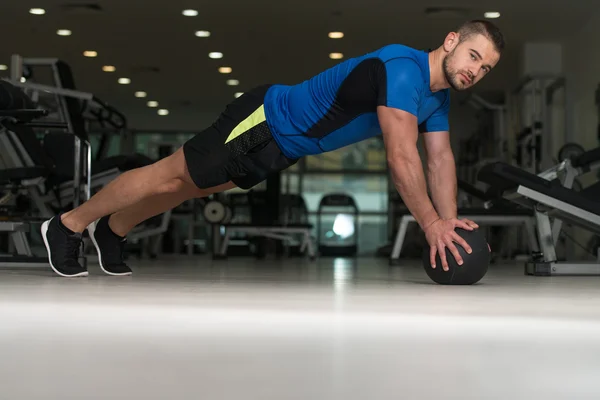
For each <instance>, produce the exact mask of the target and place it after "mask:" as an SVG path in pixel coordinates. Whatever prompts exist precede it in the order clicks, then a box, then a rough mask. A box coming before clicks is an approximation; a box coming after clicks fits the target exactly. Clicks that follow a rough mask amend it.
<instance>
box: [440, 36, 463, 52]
mask: <svg viewBox="0 0 600 400" xmlns="http://www.w3.org/2000/svg"><path fill="white" fill-rule="evenodd" d="M459 40H460V34H459V33H457V32H450V33H449V34H448V35H446V39H444V50H445V51H446V52H448V53H450V52H451V51H452V50H454V49H455V48H456V46H458V42H459Z"/></svg>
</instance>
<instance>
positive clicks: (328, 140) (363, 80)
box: [264, 44, 450, 158]
mask: <svg viewBox="0 0 600 400" xmlns="http://www.w3.org/2000/svg"><path fill="white" fill-rule="evenodd" d="M429 85H430V78H429V55H428V53H427V52H425V51H422V50H416V49H413V48H410V47H407V46H403V45H399V44H392V45H388V46H385V47H383V48H381V49H379V50H376V51H374V52H371V53H368V54H365V55H363V56H360V57H355V58H351V59H348V60H346V61H344V62H342V63H340V64H338V65H336V66H334V67H332V68H329V69H327V70H325V71H323V72H322V73H320V74H318V75H316V76H314V77H312V78H310V79H308V80H306V81H304V82H302V83H300V84H297V85H293V86H287V85H274V86H272V87H270V88H269V90H268V91H267V94H266V96H265V102H264V106H265V107H264V108H265V117H266V119H267V123H268V125H269V128H270V129H271V131H272V132H273V136H274V138H275V140H276V141H277V143H278V144H279V147H280V148H281V150H282V152H283V153H284V154H285V155H286V156H287V157H290V158H300V157H303V156H306V155H310V154H319V153H323V152H327V151H331V150H335V149H339V148H340V147H344V146H347V145H350V144H352V143H356V142H359V141H362V140H365V139H368V138H370V137H373V136H377V135H380V134H381V128H380V126H379V120H378V118H377V106H380V105H383V106H387V107H393V108H398V109H401V110H404V111H406V112H409V113H411V114H413V115H415V116H417V118H418V123H419V131H420V132H432V131H448V130H449V126H448V110H449V106H450V92H449V90H448V89H445V90H440V91H438V92H435V93H432V92H431V89H430V87H429Z"/></svg>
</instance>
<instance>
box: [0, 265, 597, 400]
mask: <svg viewBox="0 0 600 400" xmlns="http://www.w3.org/2000/svg"><path fill="white" fill-rule="evenodd" d="M131 265H132V267H133V268H134V271H135V274H134V275H133V276H131V277H121V278H118V277H110V276H105V275H102V274H101V273H100V270H99V268H98V267H97V266H96V265H90V276H89V277H87V278H77V279H64V278H59V277H57V276H55V275H54V274H53V273H51V272H50V271H47V270H34V269H27V270H17V269H12V270H0V354H1V358H0V398H2V399H28V400H33V399H44V400H49V399H109V398H110V399H194V400H198V399H211V400H212V399H236V400H238V399H242V398H243V399H256V400H266V399H277V400H282V399H298V400H300V399H301V400H308V399H360V400H365V399H400V398H401V399H436V400H437V399H478V400H480V399H511V400H514V399H527V400H531V399H598V398H600V385H598V384H597V379H598V376H600V361H599V360H600V278H594V277H587V278H586V277H554V278H536V277H528V276H524V275H523V273H522V267H521V266H520V265H517V264H513V265H492V266H491V269H490V271H489V273H488V275H487V276H486V277H485V278H484V279H483V280H482V281H481V283H480V284H478V285H475V286H469V287H456V286H454V287H447V286H439V285H435V284H432V283H431V282H430V281H429V279H428V278H427V276H426V275H425V273H424V272H423V270H422V269H421V268H420V265H419V264H417V263H413V264H412V265H405V266H403V267H394V268H391V269H390V268H389V267H388V266H387V262H386V260H374V259H368V258H359V259H357V260H352V261H351V260H343V259H320V260H318V261H317V262H316V263H309V262H308V261H304V260H298V259H284V260H283V261H282V260H275V259H268V260H261V261H257V260H254V259H235V258H232V259H230V260H227V261H217V262H213V261H211V260H210V259H209V258H204V257H195V258H187V257H185V256H175V257H172V258H166V257H165V258H162V259H160V260H157V261H149V260H141V261H139V260H132V262H131Z"/></svg>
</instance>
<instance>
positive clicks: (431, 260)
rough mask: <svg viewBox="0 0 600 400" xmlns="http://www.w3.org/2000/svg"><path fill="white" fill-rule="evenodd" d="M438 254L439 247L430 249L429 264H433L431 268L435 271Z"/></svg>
mask: <svg viewBox="0 0 600 400" xmlns="http://www.w3.org/2000/svg"><path fill="white" fill-rule="evenodd" d="M436 253H437V247H435V246H431V247H430V248H429V264H431V268H434V269H435V254H436Z"/></svg>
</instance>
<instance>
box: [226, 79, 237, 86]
mask: <svg viewBox="0 0 600 400" xmlns="http://www.w3.org/2000/svg"><path fill="white" fill-rule="evenodd" d="M227 84H228V85H229V86H237V85H239V84H240V81H238V80H237V79H228V80H227Z"/></svg>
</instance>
